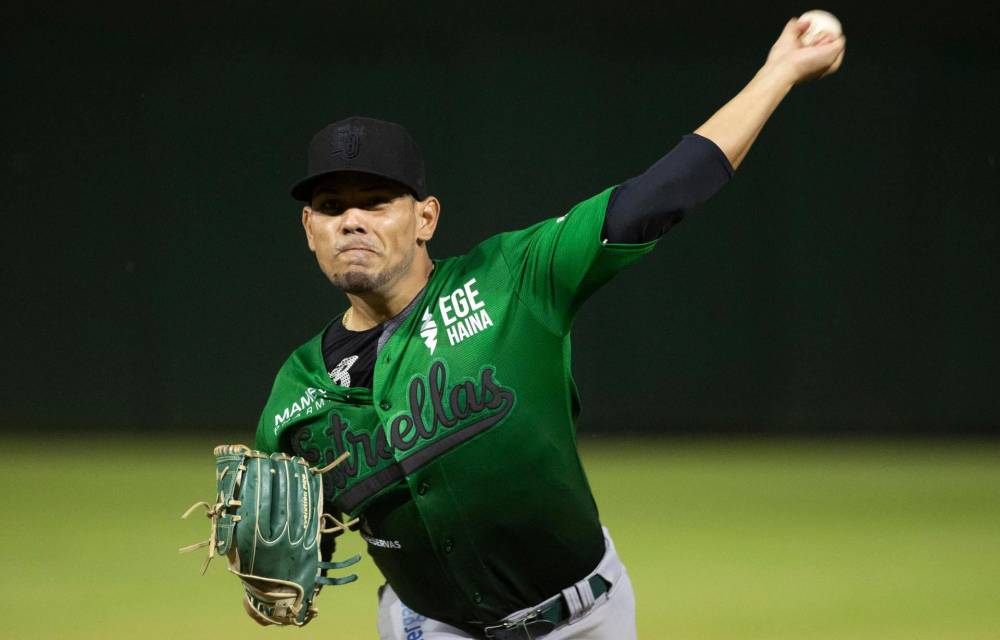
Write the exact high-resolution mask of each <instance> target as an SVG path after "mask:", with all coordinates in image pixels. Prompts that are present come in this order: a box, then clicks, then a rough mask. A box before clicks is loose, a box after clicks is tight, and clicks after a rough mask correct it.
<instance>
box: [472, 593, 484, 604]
mask: <svg viewBox="0 0 1000 640" xmlns="http://www.w3.org/2000/svg"><path fill="white" fill-rule="evenodd" d="M472 601H473V602H475V603H476V604H479V603H481V602H482V601H483V596H481V595H480V594H479V592H478V591H477V592H475V593H473V594H472Z"/></svg>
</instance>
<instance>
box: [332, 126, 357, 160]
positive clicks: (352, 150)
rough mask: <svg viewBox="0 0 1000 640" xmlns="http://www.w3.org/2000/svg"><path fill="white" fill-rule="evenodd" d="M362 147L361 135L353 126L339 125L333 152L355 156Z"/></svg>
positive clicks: (345, 155)
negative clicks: (353, 129)
mask: <svg viewBox="0 0 1000 640" xmlns="http://www.w3.org/2000/svg"><path fill="white" fill-rule="evenodd" d="M360 149H361V136H360V135H358V133H357V132H356V131H352V130H351V127H338V128H337V130H336V131H335V132H334V137H333V149H332V150H331V151H330V153H331V154H333V155H336V154H338V153H342V154H344V157H345V158H348V159H350V158H355V157H357V155H358V151H360Z"/></svg>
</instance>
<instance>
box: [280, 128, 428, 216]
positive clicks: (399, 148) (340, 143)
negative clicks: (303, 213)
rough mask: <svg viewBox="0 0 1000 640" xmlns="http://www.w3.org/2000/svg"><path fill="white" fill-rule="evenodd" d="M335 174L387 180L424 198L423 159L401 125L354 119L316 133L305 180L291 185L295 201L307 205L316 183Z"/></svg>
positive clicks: (425, 188)
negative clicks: (352, 172) (359, 175)
mask: <svg viewBox="0 0 1000 640" xmlns="http://www.w3.org/2000/svg"><path fill="white" fill-rule="evenodd" d="M339 171H359V172H361V173H371V174H373V175H376V176H382V177H383V178H389V179H390V180H395V181H396V182H398V183H400V184H402V185H403V186H405V187H407V188H408V189H410V191H412V192H413V195H414V196H416V198H417V199H418V200H423V199H424V198H426V197H427V184H426V178H425V176H424V158H423V156H422V155H421V153H420V149H419V148H417V144H416V143H415V142H414V141H413V138H412V137H410V134H409V133H408V132H407V131H406V129H404V128H403V127H402V126H401V125H398V124H396V123H394V122H386V121H385V120H376V119H375V118H363V117H360V116H354V117H351V118H346V119H344V120H340V121H338V122H334V123H333V124H329V125H327V126H325V127H323V128H322V129H320V130H319V132H318V133H316V135H314V136H313V138H312V141H311V142H310V143H309V164H308V168H307V173H306V177H305V178H302V179H301V180H299V181H298V182H296V183H295V184H294V185H292V190H291V194H292V197H293V198H295V199H296V200H300V201H302V202H309V201H310V199H311V198H312V190H313V187H314V186H315V185H316V183H317V182H318V181H319V180H321V179H323V178H325V177H326V176H328V175H331V174H333V173H337V172H339Z"/></svg>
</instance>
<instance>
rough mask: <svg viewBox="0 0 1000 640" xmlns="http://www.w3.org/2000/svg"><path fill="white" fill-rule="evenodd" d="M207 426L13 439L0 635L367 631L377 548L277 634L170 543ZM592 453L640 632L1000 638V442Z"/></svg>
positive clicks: (185, 524) (183, 533)
mask: <svg viewBox="0 0 1000 640" xmlns="http://www.w3.org/2000/svg"><path fill="white" fill-rule="evenodd" d="M215 440H216V438H212V439H211V440H195V439H191V438H187V439H183V440H170V441H167V440H149V441H145V440H132V441H128V442H126V443H118V444H114V443H110V442H109V443H106V445H105V446H103V447H102V448H100V449H99V448H98V447H97V446H96V445H88V444H84V443H83V442H82V441H80V442H74V441H66V440H63V441H60V442H58V443H57V446H58V449H57V451H58V453H55V454H52V455H48V456H45V457H43V456H42V455H40V454H39V453H38V451H39V450H40V447H39V446H38V440H37V439H35V440H33V441H31V442H28V441H18V440H14V441H13V443H12V445H11V446H12V448H13V454H14V455H11V456H9V457H8V463H7V464H6V465H4V466H3V470H2V471H0V478H2V484H3V487H4V489H5V494H6V495H7V496H8V502H7V507H8V521H7V524H6V526H5V527H4V528H3V533H2V534H0V536H2V544H0V549H2V551H0V553H2V554H3V555H2V557H0V559H2V566H3V567H4V569H5V577H4V580H3V587H2V595H0V602H2V603H3V605H2V607H3V611H2V616H0V638H4V639H19V638H64V639H73V638H138V639H142V640H147V639H148V640H152V639H160V638H169V639H171V640H179V639H181V638H202V637H204V638H208V637H211V638H214V639H218V640H222V639H225V638H241V639H247V638H254V637H264V636H265V635H267V636H268V637H275V635H276V634H282V635H283V637H292V636H294V637H296V638H325V639H329V640H335V639H338V638H350V639H352V640H367V639H373V638H376V634H375V622H374V621H375V605H376V602H375V589H376V587H377V586H378V584H379V583H380V576H379V575H378V572H377V570H376V569H375V568H374V566H373V565H372V564H371V563H370V562H369V561H368V560H367V559H366V560H365V562H364V563H363V564H361V565H359V566H360V571H359V573H360V580H359V581H358V582H356V583H354V584H352V585H349V586H346V587H339V588H328V589H327V590H325V591H324V593H323V594H322V595H321V597H320V599H319V601H318V602H319V608H320V611H321V615H320V617H319V618H317V620H316V621H314V622H313V623H312V624H310V625H309V626H308V627H306V628H305V629H302V630H275V629H263V628H260V627H257V625H255V624H254V623H253V622H251V621H250V619H249V618H248V617H247V616H246V615H245V614H244V613H243V610H242V608H241V607H240V604H239V598H240V589H239V587H238V581H237V580H236V578H234V577H232V576H230V575H229V574H228V572H227V571H226V570H225V567H224V561H222V560H216V561H215V562H214V563H213V566H211V567H210V568H209V570H208V574H207V575H206V576H204V577H201V576H199V575H198V570H199V567H200V565H201V562H202V557H203V555H202V551H197V552H195V553H193V554H188V555H179V554H178V553H177V548H178V547H180V546H182V545H186V544H188V543H191V542H196V541H198V540H202V539H204V538H206V537H207V533H208V522H207V520H206V519H204V518H202V517H197V518H193V519H192V520H188V521H182V520H180V519H179V518H178V516H179V515H180V513H181V512H182V511H183V510H184V509H185V508H186V507H187V506H188V505H190V504H191V503H192V502H194V501H196V500H205V499H208V498H209V497H210V496H211V492H212V489H213V486H214V484H213V478H212V472H213V458H212V456H211V448H212V446H213V445H214V444H217V443H216V441H215ZM49 445H50V446H49V447H48V448H49V449H51V448H52V447H51V443H49ZM583 457H584V460H585V463H586V466H587V469H588V473H589V476H590V479H591V482H592V485H593V487H594V491H595V493H596V495H597V500H598V504H599V505H600V507H601V513H602V517H603V520H604V522H605V524H606V525H607V526H608V527H609V528H610V530H611V532H612V535H613V536H614V538H615V541H616V545H617V546H618V549H619V552H620V554H621V555H622V557H623V558H624V560H625V563H626V565H627V567H628V568H629V571H630V573H631V575H632V579H633V582H634V585H635V589H636V597H637V607H638V619H639V635H640V637H641V638H644V639H656V638H670V639H678V640H687V639H706V640H708V639H723V638H725V639H727V640H738V639H744V638H746V639H750V638H753V639H757V638H760V639H763V638H768V639H772V640H780V639H792V638H794V639H797V640H809V639H831V640H832V639H834V638H836V639H838V640H846V639H854V638H858V639H872V640H876V639H877V640H894V639H899V640H903V639H905V640H920V639H931V638H935V639H937V638H940V639H949V640H951V639H965V638H968V639H972V638H982V639H987V638H989V639H994V640H995V639H998V638H1000V443H991V444H982V443H975V444H955V443H945V442H938V443H932V442H928V443H900V442H882V441H875V442H856V443H841V442H796V441H780V442H776V441H736V442H699V441H678V440H612V439H598V440H590V441H587V442H585V443H584V445H583ZM343 546H344V547H345V552H351V553H353V551H354V550H360V549H361V546H362V545H361V544H359V539H358V538H357V537H356V535H351V536H349V538H348V541H347V542H345V543H343ZM284 634H287V636H285V635H284Z"/></svg>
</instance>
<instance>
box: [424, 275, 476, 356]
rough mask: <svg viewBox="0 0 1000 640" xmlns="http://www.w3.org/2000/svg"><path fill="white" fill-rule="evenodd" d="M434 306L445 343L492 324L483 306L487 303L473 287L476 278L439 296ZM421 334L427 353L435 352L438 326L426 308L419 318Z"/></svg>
mask: <svg viewBox="0 0 1000 640" xmlns="http://www.w3.org/2000/svg"><path fill="white" fill-rule="evenodd" d="M437 308H438V311H439V312H440V314H441V322H442V324H443V325H444V331H445V335H446V336H447V337H448V344H450V345H451V346H455V345H456V344H458V343H459V342H461V341H463V340H465V339H466V338H471V337H472V336H474V335H476V334H477V333H480V332H481V331H485V330H486V329H488V328H490V327H492V326H493V319H492V318H491V317H490V314H489V312H488V311H487V309H486V302H485V301H484V300H483V299H482V297H481V296H480V294H479V289H478V288H476V279H475V278H470V279H469V281H468V282H466V283H465V284H463V285H462V286H461V287H458V288H457V289H455V290H454V291H452V292H451V293H450V294H448V295H446V296H441V297H440V298H438V300H437ZM420 336H421V337H422V338H423V339H424V344H425V345H427V348H428V349H429V350H430V352H431V353H434V349H435V348H436V347H437V337H438V326H437V323H436V322H434V318H433V316H432V314H431V310H430V308H429V307H428V308H427V309H425V310H424V314H423V317H422V318H421V327H420Z"/></svg>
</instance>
